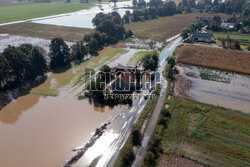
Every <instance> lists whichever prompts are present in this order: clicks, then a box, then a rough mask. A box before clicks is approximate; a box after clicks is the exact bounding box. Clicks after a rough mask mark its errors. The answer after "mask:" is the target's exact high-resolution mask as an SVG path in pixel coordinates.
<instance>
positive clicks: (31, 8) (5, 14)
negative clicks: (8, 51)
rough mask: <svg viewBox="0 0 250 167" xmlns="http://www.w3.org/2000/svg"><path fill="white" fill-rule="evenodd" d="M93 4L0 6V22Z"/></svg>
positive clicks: (91, 4)
mask: <svg viewBox="0 0 250 167" xmlns="http://www.w3.org/2000/svg"><path fill="white" fill-rule="evenodd" d="M92 6H94V3H80V2H78V3H65V2H50V3H34V4H26V5H17V6H0V23H6V22H12V21H19V20H26V19H32V18H38V17H45V16H51V15H57V14H63V13H70V12H74V11H78V10H82V9H87V8H90V7H92Z"/></svg>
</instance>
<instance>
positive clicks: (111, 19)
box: [92, 12, 133, 44]
mask: <svg viewBox="0 0 250 167" xmlns="http://www.w3.org/2000/svg"><path fill="white" fill-rule="evenodd" d="M92 23H93V24H94V26H96V31H99V32H100V33H105V34H106V35H107V39H106V42H107V44H113V43H116V42H117V41H118V40H123V39H125V38H127V37H130V36H132V35H133V33H132V31H131V30H128V31H126V30H125V28H124V26H123V21H122V18H121V16H120V15H119V13H117V12H112V13H109V14H104V13H98V14H97V15H96V16H95V17H94V18H93V20H92Z"/></svg>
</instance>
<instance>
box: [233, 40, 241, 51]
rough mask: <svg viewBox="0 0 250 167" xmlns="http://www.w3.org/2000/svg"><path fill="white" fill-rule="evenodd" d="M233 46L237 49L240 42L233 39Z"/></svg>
mask: <svg viewBox="0 0 250 167" xmlns="http://www.w3.org/2000/svg"><path fill="white" fill-rule="evenodd" d="M234 48H235V49H237V50H240V49H241V48H240V42H239V41H238V40H235V41H234Z"/></svg>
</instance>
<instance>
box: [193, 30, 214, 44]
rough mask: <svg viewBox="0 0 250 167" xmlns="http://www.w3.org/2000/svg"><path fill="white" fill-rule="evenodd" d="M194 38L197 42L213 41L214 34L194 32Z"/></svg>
mask: <svg viewBox="0 0 250 167" xmlns="http://www.w3.org/2000/svg"><path fill="white" fill-rule="evenodd" d="M192 38H193V41H195V42H212V34H210V33H206V32H198V33H194V34H193V37H192Z"/></svg>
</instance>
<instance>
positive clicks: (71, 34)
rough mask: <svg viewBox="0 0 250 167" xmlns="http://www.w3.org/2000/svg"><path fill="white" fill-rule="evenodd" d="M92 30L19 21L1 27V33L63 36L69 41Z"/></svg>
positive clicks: (48, 37) (49, 37)
mask: <svg viewBox="0 0 250 167" xmlns="http://www.w3.org/2000/svg"><path fill="white" fill-rule="evenodd" d="M91 31H92V30H91V29H87V28H73V27H64V26H54V25H46V24H36V23H17V24H11V25H5V26H1V27H0V34H12V35H22V36H27V37H37V38H44V39H50V40H51V39H53V38H58V37H59V38H63V39H64V40H65V41H68V42H75V41H79V40H81V39H82V38H83V36H84V35H85V34H88V33H90V32H91Z"/></svg>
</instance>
